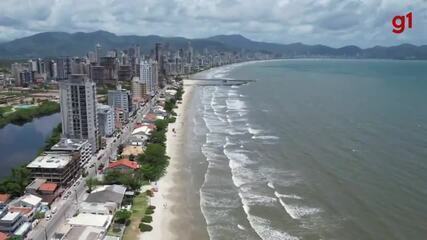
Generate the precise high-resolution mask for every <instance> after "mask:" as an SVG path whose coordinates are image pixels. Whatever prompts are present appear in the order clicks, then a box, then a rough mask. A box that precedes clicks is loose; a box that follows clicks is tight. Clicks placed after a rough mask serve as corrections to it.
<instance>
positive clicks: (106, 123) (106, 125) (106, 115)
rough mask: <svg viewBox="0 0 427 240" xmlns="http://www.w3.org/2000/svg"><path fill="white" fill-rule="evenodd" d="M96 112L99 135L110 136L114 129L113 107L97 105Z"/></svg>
mask: <svg viewBox="0 0 427 240" xmlns="http://www.w3.org/2000/svg"><path fill="white" fill-rule="evenodd" d="M96 110H97V112H98V113H97V114H98V126H99V133H100V134H101V136H103V137H110V136H112V135H113V133H114V131H115V129H116V128H115V122H114V120H115V117H114V109H113V107H111V106H108V105H104V104H98V105H97V107H96Z"/></svg>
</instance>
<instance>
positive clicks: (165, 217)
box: [139, 84, 209, 240]
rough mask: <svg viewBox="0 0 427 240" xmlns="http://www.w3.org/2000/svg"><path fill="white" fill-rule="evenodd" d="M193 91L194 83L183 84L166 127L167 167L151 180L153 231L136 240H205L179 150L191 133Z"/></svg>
mask: <svg viewBox="0 0 427 240" xmlns="http://www.w3.org/2000/svg"><path fill="white" fill-rule="evenodd" d="M194 91H195V86H188V85H185V84H184V94H183V97H182V99H183V100H182V103H181V104H179V105H177V106H178V108H177V109H175V112H176V113H177V116H176V121H175V123H171V124H169V126H168V131H167V134H166V137H167V140H166V153H167V155H168V156H169V157H170V161H169V166H168V167H167V170H166V174H165V175H164V176H163V177H162V178H160V180H159V181H158V182H156V183H152V186H153V187H157V188H158V192H155V193H154V197H152V198H150V199H149V202H150V204H151V205H154V206H156V209H155V211H154V214H153V222H152V223H151V225H152V227H153V230H152V231H150V232H143V233H141V234H140V235H139V239H140V240H141V239H144V240H145V239H156V240H162V239H165V240H171V239H186V240H192V239H194V240H203V239H209V236H208V233H207V228H206V222H205V219H204V216H203V214H202V212H201V208H200V199H197V198H200V195H199V192H198V191H197V192H196V194H195V192H194V191H193V188H192V186H190V185H191V181H192V179H191V177H192V172H191V171H190V170H189V168H190V166H189V165H190V164H191V163H190V162H189V161H188V159H187V158H186V157H185V154H184V151H183V149H184V145H185V144H186V137H187V133H188V132H191V130H190V129H189V127H190V126H189V125H191V124H188V122H189V120H188V118H189V115H190V114H189V110H190V109H191V107H192V100H193V97H194ZM172 129H175V132H176V133H173V131H172ZM196 195H197V196H196ZM201 218H202V219H201Z"/></svg>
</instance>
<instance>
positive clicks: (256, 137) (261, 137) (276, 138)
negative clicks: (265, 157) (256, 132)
mask: <svg viewBox="0 0 427 240" xmlns="http://www.w3.org/2000/svg"><path fill="white" fill-rule="evenodd" d="M252 139H261V140H278V139H280V138H279V137H277V136H269V135H261V136H252Z"/></svg>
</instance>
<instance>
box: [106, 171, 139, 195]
mask: <svg viewBox="0 0 427 240" xmlns="http://www.w3.org/2000/svg"><path fill="white" fill-rule="evenodd" d="M141 174H142V173H141V172H139V171H136V172H135V173H133V174H123V173H121V172H120V171H118V170H108V171H106V172H105V174H104V182H103V183H104V184H107V185H110V184H121V185H124V186H126V187H127V188H130V189H132V190H138V189H139V188H141V186H142V182H143V177H142V175H141Z"/></svg>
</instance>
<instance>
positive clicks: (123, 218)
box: [114, 209, 132, 225]
mask: <svg viewBox="0 0 427 240" xmlns="http://www.w3.org/2000/svg"><path fill="white" fill-rule="evenodd" d="M131 216H132V212H130V211H128V210H125V209H122V210H119V211H117V212H116V214H115V215H114V221H115V222H116V223H120V224H126V225H129V223H130V217H131Z"/></svg>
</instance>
